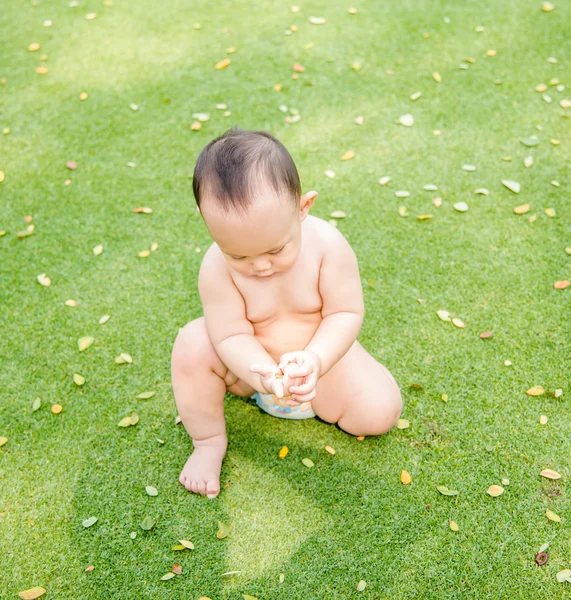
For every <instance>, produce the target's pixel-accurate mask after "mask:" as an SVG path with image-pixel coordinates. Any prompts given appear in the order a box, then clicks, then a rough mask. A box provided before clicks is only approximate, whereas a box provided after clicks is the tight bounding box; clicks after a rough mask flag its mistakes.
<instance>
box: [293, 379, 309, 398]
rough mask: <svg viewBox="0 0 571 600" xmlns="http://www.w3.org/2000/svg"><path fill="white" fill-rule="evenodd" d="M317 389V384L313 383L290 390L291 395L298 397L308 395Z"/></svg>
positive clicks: (295, 386) (296, 386)
mask: <svg viewBox="0 0 571 600" xmlns="http://www.w3.org/2000/svg"><path fill="white" fill-rule="evenodd" d="M314 388H315V384H314V383H312V382H311V381H308V382H306V383H304V384H303V385H293V386H292V387H290V388H289V391H290V393H291V394H295V395H296V396H302V395H303V394H308V393H309V392H311V390H313V389H314Z"/></svg>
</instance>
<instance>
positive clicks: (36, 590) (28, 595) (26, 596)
mask: <svg viewBox="0 0 571 600" xmlns="http://www.w3.org/2000/svg"><path fill="white" fill-rule="evenodd" d="M45 593H46V590H45V589H44V588H43V587H33V588H30V589H29V590H24V591H23V592H18V596H20V598H22V600H34V599H35V598H39V597H40V596H41V595H42V594H45Z"/></svg>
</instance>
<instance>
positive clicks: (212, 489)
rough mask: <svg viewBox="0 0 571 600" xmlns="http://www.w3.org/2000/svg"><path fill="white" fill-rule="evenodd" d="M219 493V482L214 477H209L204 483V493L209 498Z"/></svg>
mask: <svg viewBox="0 0 571 600" xmlns="http://www.w3.org/2000/svg"><path fill="white" fill-rule="evenodd" d="M219 493H220V483H219V482H218V481H216V480H214V479H211V480H210V481H209V482H208V483H207V484H206V495H207V496H208V497H209V498H215V497H216V496H218V494H219Z"/></svg>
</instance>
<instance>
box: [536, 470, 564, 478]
mask: <svg viewBox="0 0 571 600" xmlns="http://www.w3.org/2000/svg"><path fill="white" fill-rule="evenodd" d="M540 475H541V476H542V477H545V478H546V479H561V475H559V473H557V471H552V470H551V469H543V471H541V473H540Z"/></svg>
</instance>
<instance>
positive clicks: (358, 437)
mask: <svg viewBox="0 0 571 600" xmlns="http://www.w3.org/2000/svg"><path fill="white" fill-rule="evenodd" d="M357 439H358V440H359V441H360V442H362V441H363V440H364V439H365V436H364V435H359V436H357Z"/></svg>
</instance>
